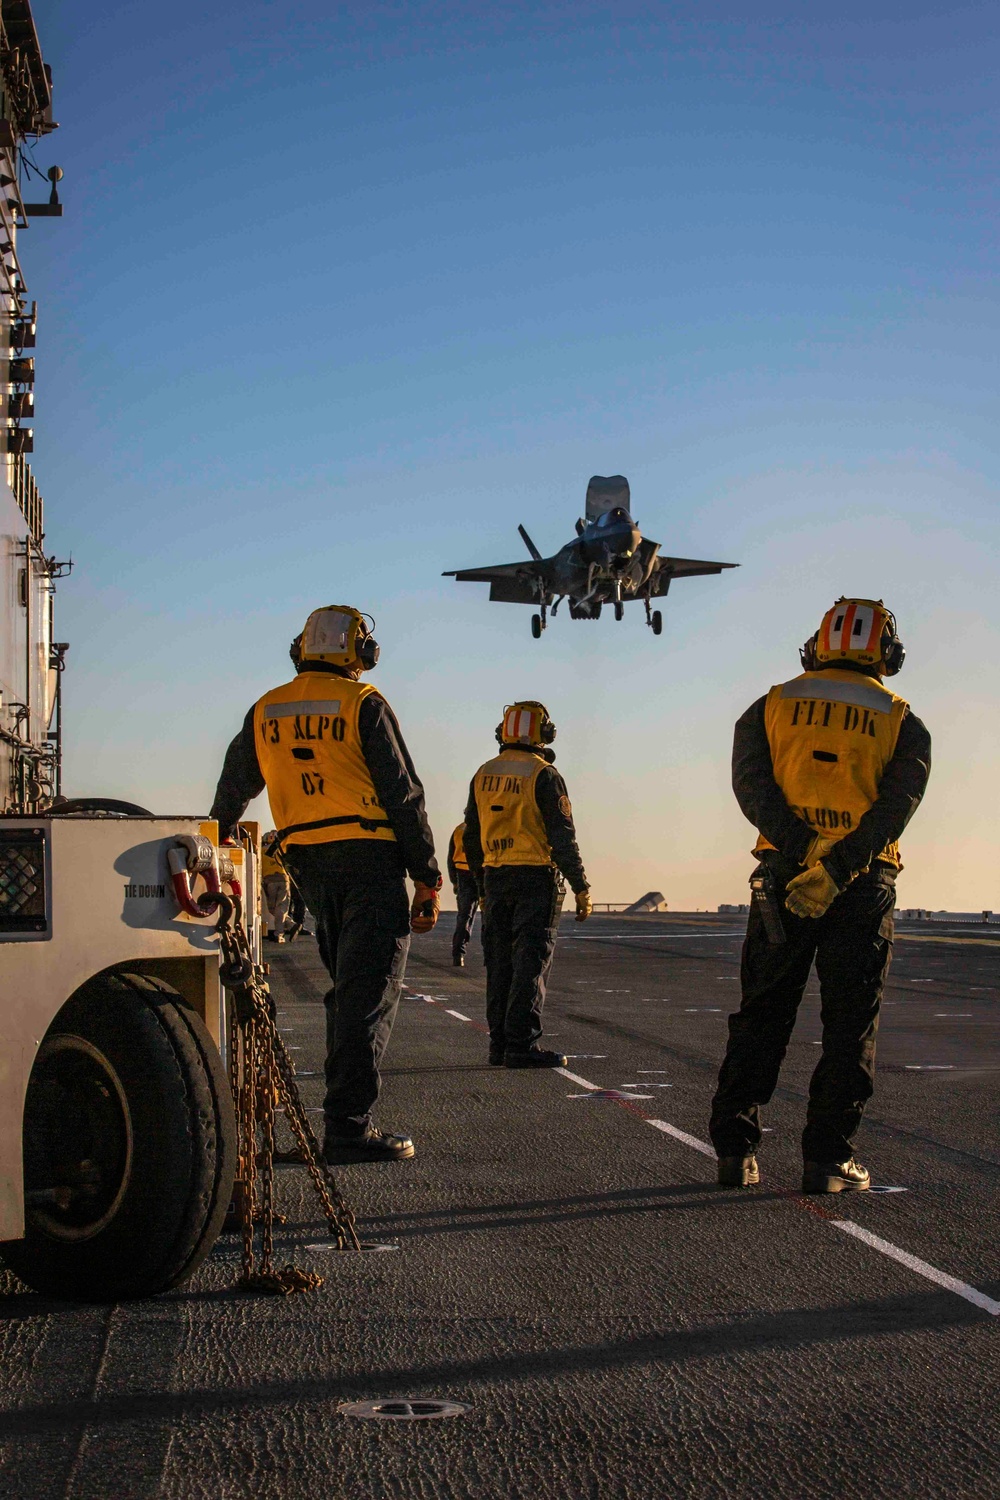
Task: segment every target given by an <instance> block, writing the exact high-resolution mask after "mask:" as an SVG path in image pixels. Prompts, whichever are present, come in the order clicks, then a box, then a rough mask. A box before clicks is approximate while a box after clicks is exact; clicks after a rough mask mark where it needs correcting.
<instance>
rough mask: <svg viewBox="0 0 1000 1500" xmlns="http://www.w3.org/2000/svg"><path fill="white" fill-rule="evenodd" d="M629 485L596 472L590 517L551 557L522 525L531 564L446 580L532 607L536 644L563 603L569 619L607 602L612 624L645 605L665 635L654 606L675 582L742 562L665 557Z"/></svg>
mask: <svg viewBox="0 0 1000 1500" xmlns="http://www.w3.org/2000/svg"><path fill="white" fill-rule="evenodd" d="M630 499H631V497H630V495H629V487H628V480H627V479H626V478H625V477H624V475H622V474H614V475H612V476H611V477H610V478H604V477H602V476H601V475H600V474H595V475H594V477H593V479H592V480H591V481H590V483H589V484H588V486H587V511H586V519H585V520H584V519H581V520H578V521H577V523H576V539H575V540H574V541H572V542H567V543H566V545H565V547H561V548H560V549H559V551H558V552H557V553H556V554H555V556H554V557H543V556H542V554H541V553H540V552H539V550H538V548H537V547H536V546H535V544H534V542H533V541H532V540H531V537H530V536H529V535H528V533H527V532H526V531H525V529H524V527H523V526H519V527H518V528H517V529H518V531H519V532H520V533H521V538H522V540H523V542H524V545H525V546H526V547H527V549H528V551H529V552H530V553H531V561H530V562H514V563H499V564H497V566H495V567H492V568H462V569H460V570H458V571H452V572H448V573H445V574H443V575H442V576H443V577H445V578H457V579H458V580H459V581H460V582H462V583H488V584H489V586H490V598H491V599H492V600H498V601H499V602H500V603H503V604H534V605H536V606H537V610H538V612H537V614H533V615H532V617H531V633H532V635H533V636H534V637H535V639H536V640H538V638H539V636H540V635H541V633H542V631H543V630H544V629H545V627H546V624H547V616H548V612H549V611H550V610H551V612H552V614H553V615H554V614H555V612H556V610H557V609H558V608H559V605H560V604H561V603H562V601H563V600H564V599H568V600H569V614H570V619H571V620H598V619H600V616H601V610H602V608H603V606H604V605H605V604H610V605H612V606H613V607H614V611H615V619H616V620H620V619H622V618H623V616H624V614H625V605H626V604H627V603H629V601H630V600H633V599H641V600H642V602H643V605H644V606H645V610H646V624H647V625H648V626H649V627H650V629H651V630H652V632H653V634H654V635H659V634H660V632H661V631H662V629H663V616H662V614H661V613H660V611H659V610H658V609H653V607H652V600H654V599H662V598H664V597H665V596H666V593H667V590H668V589H669V587H670V583H671V580H672V579H674V578H693V577H696V576H697V575H699V574H705V573H721V572H722V570H723V569H724V568H736V567H739V564H738V563H723V562H697V561H695V560H694V559H693V558H690V557H661V556H660V544H659V542H651V541H650V540H649V539H648V538H647V537H644V536H643V535H642V532H641V531H640V530H639V528H638V526H636V524H635V522H634V521H633V519H632V516H631V513H630V510H629V505H630Z"/></svg>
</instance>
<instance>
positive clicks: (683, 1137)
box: [646, 1120, 715, 1161]
mask: <svg viewBox="0 0 1000 1500" xmlns="http://www.w3.org/2000/svg"><path fill="white" fill-rule="evenodd" d="M646 1124H647V1125H652V1127H653V1129H654V1130H662V1131H663V1133H664V1135H672V1136H673V1138H674V1140H675V1141H680V1142H681V1143H682V1144H683V1145H685V1146H690V1147H691V1149H692V1151H700V1152H701V1154H702V1155H703V1156H710V1157H711V1158H712V1160H713V1161H714V1160H715V1147H714V1146H710V1145H709V1144H708V1142H707V1141H700V1140H699V1139H698V1137H697V1136H696V1135H688V1133H687V1131H686V1130H678V1129H677V1126H676V1125H668V1124H667V1122H666V1120H647V1121H646Z"/></svg>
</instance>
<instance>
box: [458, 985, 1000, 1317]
mask: <svg viewBox="0 0 1000 1500" xmlns="http://www.w3.org/2000/svg"><path fill="white" fill-rule="evenodd" d="M448 1015H450V1016H456V1017H457V1018H458V1019H459V1020H460V1021H467V1020H468V1019H469V1018H468V1016H463V1015H462V1014H461V1013H460V1012H459V1011H454V1010H451V1011H448ZM908 1066H910V1067H912V1066H913V1064H908ZM917 1066H919V1064H918V1065H917ZM934 1066H935V1065H934V1064H931V1067H934ZM937 1066H938V1067H940V1066H941V1064H938V1065H937ZM944 1066H945V1067H950V1064H945V1065H944ZM553 1072H555V1073H559V1074H561V1076H562V1077H563V1078H568V1079H569V1081H570V1083H576V1084H579V1086H580V1088H582V1089H586V1090H587V1091H588V1093H589V1094H600V1095H603V1096H604V1097H605V1098H608V1097H611V1098H612V1099H619V1100H621V1101H622V1103H624V1104H627V1103H628V1101H629V1100H631V1099H638V1098H641V1097H642V1096H641V1095H639V1094H625V1093H620V1092H618V1091H617V1090H615V1089H603V1088H602V1087H601V1085H600V1084H599V1083H591V1081H590V1079H589V1078H581V1077H580V1075H579V1073H571V1072H570V1071H569V1069H568V1068H554V1069H553ZM566 1097H567V1098H570V1099H572V1098H581V1097H586V1096H585V1095H583V1096H582V1095H579V1094H568V1095H567V1096H566ZM632 1113H633V1114H635V1116H636V1117H637V1118H638V1119H640V1120H642V1121H644V1123H645V1124H647V1125H652V1127H653V1129H654V1130H659V1131H662V1133H663V1134H664V1135H669V1136H671V1137H672V1139H673V1140H675V1141H679V1142H680V1143H681V1145H682V1146H689V1147H690V1148H691V1150H692V1151H698V1152H700V1154H701V1155H702V1156H709V1157H711V1158H712V1160H713V1161H714V1160H715V1147H714V1146H710V1145H709V1143H708V1141H703V1140H700V1139H699V1138H698V1136H696V1135H690V1134H689V1133H688V1132H687V1131H686V1130H680V1129H679V1128H678V1127H677V1126H676V1125H671V1124H670V1122H669V1120H651V1119H650V1118H649V1116H648V1115H644V1114H642V1112H641V1111H640V1110H633V1111H632ZM803 1206H805V1205H804V1204H803ZM822 1222H824V1223H826V1224H830V1225H832V1226H833V1228H834V1229H840V1230H842V1231H843V1233H844V1234H850V1235H853V1236H854V1238H855V1239H857V1240H861V1242H862V1243H863V1244H865V1245H868V1246H869V1248H870V1249H872V1250H877V1251H878V1252H879V1254H880V1255H885V1256H888V1258H889V1259H890V1260H894V1261H896V1262H897V1264H899V1265H901V1266H905V1267H906V1268H907V1270H910V1271H914V1272H915V1273H916V1274H917V1275H918V1276H923V1277H924V1278H925V1279H926V1280H928V1281H933V1282H934V1283H935V1284H936V1285H937V1286H941V1287H944V1288H945V1290H946V1291H949V1292H954V1293H955V1295H956V1296H958V1297H964V1298H965V1300H966V1302H971V1303H972V1304H973V1306H974V1307H978V1308H980V1309H981V1310H982V1311H983V1312H986V1313H989V1314H990V1316H991V1317H993V1318H996V1317H1000V1302H995V1301H994V1300H993V1298H992V1297H987V1296H986V1294H985V1293H984V1292H980V1291H979V1290H978V1289H977V1288H976V1287H974V1286H970V1285H969V1284H968V1282H966V1281H959V1279H958V1277H957V1276H949V1274H948V1272H947V1271H939V1270H938V1268H937V1267H936V1266H932V1265H930V1264H929V1263H928V1262H927V1261H926V1260H921V1259H920V1257H919V1256H918V1255H911V1254H910V1252H909V1251H908V1250H901V1249H900V1248H899V1246H898V1245H894V1244H893V1243H892V1241H891V1240H884V1239H882V1237H881V1235H878V1234H872V1233H871V1231H870V1230H868V1229H863V1228H862V1227H861V1225H860V1224H855V1223H854V1222H853V1221H852V1220H851V1219H837V1218H834V1217H833V1215H832V1214H830V1215H828V1214H826V1213H824V1214H823V1216H822Z"/></svg>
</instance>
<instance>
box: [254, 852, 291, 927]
mask: <svg viewBox="0 0 1000 1500" xmlns="http://www.w3.org/2000/svg"><path fill="white" fill-rule="evenodd" d="M277 844H278V835H277V833H276V831H275V830H274V829H273V828H272V829H270V830H269V831H268V832H267V833H265V834H264V836H263V838H262V839H261V841H260V885H261V895H262V896H263V898H264V913H263V914H264V917H265V923H264V925H265V929H266V934H267V936H268V937H269V938H271V939H273V941H274V942H276V943H283V942H284V941H285V918H286V917H287V916H288V908H289V904H290V902H291V896H292V892H291V886H290V885H289V881H288V871H287V870H286V869H285V867H284V865H283V864H282V863H281V861H280V859H278V858H276V856H277V855H278V854H279V853H280V850H279V849H278V847H277Z"/></svg>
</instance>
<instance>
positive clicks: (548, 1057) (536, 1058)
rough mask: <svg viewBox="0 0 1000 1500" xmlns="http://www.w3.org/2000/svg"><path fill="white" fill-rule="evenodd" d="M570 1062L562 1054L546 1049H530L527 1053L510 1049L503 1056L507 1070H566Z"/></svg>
mask: <svg viewBox="0 0 1000 1500" xmlns="http://www.w3.org/2000/svg"><path fill="white" fill-rule="evenodd" d="M568 1062H569V1058H568V1057H563V1055H562V1053H561V1052H549V1051H548V1050H547V1049H546V1048H545V1047H529V1048H528V1050H527V1052H514V1051H512V1050H511V1049H510V1048H509V1047H508V1048H507V1051H506V1052H505V1053H504V1055H503V1065H504V1067H505V1068H565V1066H566V1064H567V1063H568Z"/></svg>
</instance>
